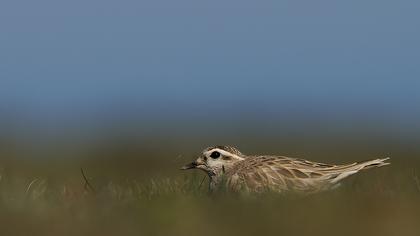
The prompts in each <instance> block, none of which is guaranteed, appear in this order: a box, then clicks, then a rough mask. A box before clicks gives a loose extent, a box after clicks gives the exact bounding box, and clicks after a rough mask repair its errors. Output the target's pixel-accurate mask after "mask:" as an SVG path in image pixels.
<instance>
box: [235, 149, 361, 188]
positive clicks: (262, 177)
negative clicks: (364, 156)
mask: <svg viewBox="0 0 420 236" xmlns="http://www.w3.org/2000/svg"><path fill="white" fill-rule="evenodd" d="M355 165H356V163H353V164H349V165H342V166H340V165H329V164H324V163H316V162H310V161H306V160H302V159H295V158H290V157H284V156H256V157H249V158H247V159H245V160H243V161H241V162H238V163H237V164H236V165H235V166H233V168H232V169H231V170H230V171H229V172H230V173H228V174H229V176H230V178H229V179H230V184H231V186H236V187H238V185H239V184H242V185H243V186H240V187H245V188H247V189H252V190H257V191H260V190H264V189H274V190H278V191H284V190H297V191H305V192H311V191H318V190H321V189H324V188H326V187H329V185H331V181H329V180H330V179H332V178H335V177H337V175H338V174H340V173H341V172H340V170H342V169H348V168H349V167H352V166H355Z"/></svg>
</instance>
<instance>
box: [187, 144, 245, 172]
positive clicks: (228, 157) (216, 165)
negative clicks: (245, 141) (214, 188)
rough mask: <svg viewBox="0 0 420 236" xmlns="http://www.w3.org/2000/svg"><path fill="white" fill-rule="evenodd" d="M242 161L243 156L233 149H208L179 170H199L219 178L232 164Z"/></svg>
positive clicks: (220, 147)
mask: <svg viewBox="0 0 420 236" xmlns="http://www.w3.org/2000/svg"><path fill="white" fill-rule="evenodd" d="M244 159H245V156H244V155H243V154H242V153H241V152H240V151H239V150H238V149H236V148H234V147H230V146H215V147H209V148H206V149H204V150H203V152H202V154H201V155H200V156H199V157H198V158H197V159H196V160H195V161H193V162H191V163H189V164H187V165H185V166H183V167H181V170H189V169H200V170H203V171H205V172H206V173H207V174H208V175H209V176H210V177H212V176H220V175H221V174H223V173H224V172H225V171H227V170H229V169H230V168H231V167H232V166H233V164H235V163H236V162H238V161H242V160H244Z"/></svg>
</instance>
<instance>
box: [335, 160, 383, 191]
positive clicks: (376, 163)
mask: <svg viewBox="0 0 420 236" xmlns="http://www.w3.org/2000/svg"><path fill="white" fill-rule="evenodd" d="M387 160H389V157H387V158H383V159H375V160H369V161H364V162H360V163H357V164H356V165H354V166H351V167H349V168H347V170H342V171H341V172H340V173H337V174H336V175H335V176H334V177H333V178H332V179H331V180H330V183H332V184H336V183H337V182H339V181H341V180H342V179H344V178H347V177H349V176H350V175H353V174H356V173H357V172H359V171H361V170H367V169H370V168H374V167H381V166H386V165H389V164H391V163H389V162H385V161H387Z"/></svg>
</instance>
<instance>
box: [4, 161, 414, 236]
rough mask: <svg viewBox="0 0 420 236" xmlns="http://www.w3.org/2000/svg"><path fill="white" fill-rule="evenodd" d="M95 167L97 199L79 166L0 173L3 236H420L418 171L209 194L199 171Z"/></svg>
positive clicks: (392, 169) (395, 169)
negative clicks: (282, 191) (309, 191)
mask: <svg viewBox="0 0 420 236" xmlns="http://www.w3.org/2000/svg"><path fill="white" fill-rule="evenodd" d="M14 164H16V163H14ZM96 164H97V165H99V167H97V168H96V169H93V170H92V171H91V172H89V170H87V171H86V174H87V176H88V178H89V181H90V182H91V184H92V185H93V186H94V188H95V192H93V191H89V189H87V188H86V187H85V186H84V184H85V181H84V180H83V178H82V176H81V174H80V172H79V170H78V169H77V168H74V169H73V170H74V174H73V175H69V176H67V175H66V174H65V173H66V170H68V169H69V168H70V169H71V166H67V168H65V169H60V167H59V166H54V165H50V168H51V169H50V170H49V171H47V170H45V173H49V174H45V175H44V176H42V175H40V174H38V175H37V176H36V177H35V176H31V174H28V172H25V171H23V170H22V171H21V172H19V171H11V170H10V169H7V168H5V169H3V171H2V172H1V180H0V235H46V236H48V235H413V236H414V235H420V224H419V220H420V180H419V178H420V177H418V176H417V174H416V173H415V168H414V167H409V166H404V165H398V164H397V165H394V166H392V165H391V166H389V167H385V168H381V169H377V170H371V171H366V172H364V173H361V174H360V175H357V176H354V177H352V178H350V179H349V180H348V181H346V182H345V183H344V185H343V186H342V187H341V188H339V189H337V190H334V191H330V192H325V193H321V194H316V195H310V196H290V195H279V194H273V193H266V194H262V195H252V196H249V195H247V196H245V195H230V194H226V193H219V194H216V195H214V194H213V195H210V194H209V193H208V191H207V185H206V184H207V183H206V182H204V183H203V184H202V185H201V181H202V179H203V177H204V175H202V174H201V173H197V172H186V173H175V174H173V175H170V176H166V177H164V176H160V177H158V176H155V177H153V178H144V177H139V176H137V177H135V176H129V175H126V176H124V177H121V176H120V178H117V177H116V176H108V177H105V175H106V174H105V173H104V172H100V171H99V169H100V164H101V163H96ZM22 165H24V164H23V163H22ZM47 166H48V165H47ZM61 171H62V172H61ZM22 173H26V174H25V175H23V174H22ZM29 173H30V172H29ZM60 173H61V174H60ZM120 175H121V173H120Z"/></svg>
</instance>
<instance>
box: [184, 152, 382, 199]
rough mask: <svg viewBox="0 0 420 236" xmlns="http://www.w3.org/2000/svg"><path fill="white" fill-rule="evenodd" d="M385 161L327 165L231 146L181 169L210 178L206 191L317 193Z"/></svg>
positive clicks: (201, 156) (376, 160)
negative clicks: (248, 152) (250, 152)
mask: <svg viewBox="0 0 420 236" xmlns="http://www.w3.org/2000/svg"><path fill="white" fill-rule="evenodd" d="M388 159H389V158H383V159H374V160H369V161H363V162H355V163H352V164H345V165H330V164H324V163H318V162H312V161H307V160H303V159H297V158H291V157H285V156H271V155H261V156H247V155H244V154H242V153H241V152H240V151H239V150H238V149H236V148H234V147H231V146H215V147H209V148H206V149H204V151H203V153H202V154H201V155H200V156H199V157H198V158H197V160H195V161H193V162H192V163H190V164H187V165H185V166H183V167H182V168H181V169H182V170H189V169H199V170H203V171H205V172H206V173H207V174H208V176H209V177H210V186H209V187H210V190H215V189H217V188H219V187H226V188H227V189H228V190H232V191H239V190H245V191H249V192H262V191H265V190H270V191H276V192H306V193H310V192H319V191H323V190H328V189H332V188H335V187H337V186H339V184H340V183H339V182H340V181H341V180H343V179H345V178H347V177H349V176H351V175H353V174H356V173H357V172H359V171H361V170H366V169H370V168H373V167H381V166H385V165H388V164H390V163H387V162H385V161H386V160H388Z"/></svg>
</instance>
